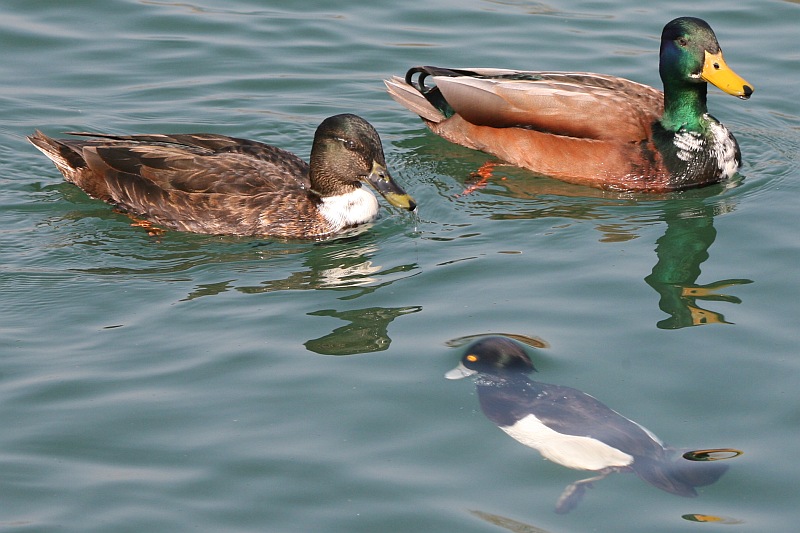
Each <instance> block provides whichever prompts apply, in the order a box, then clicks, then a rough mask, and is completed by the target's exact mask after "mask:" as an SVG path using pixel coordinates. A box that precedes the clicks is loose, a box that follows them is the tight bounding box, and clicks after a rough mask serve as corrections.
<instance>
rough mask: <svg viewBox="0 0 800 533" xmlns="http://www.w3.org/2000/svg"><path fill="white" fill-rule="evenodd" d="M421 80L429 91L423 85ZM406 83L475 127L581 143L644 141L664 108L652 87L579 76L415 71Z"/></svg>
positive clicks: (429, 69) (585, 75)
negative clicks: (520, 131)
mask: <svg viewBox="0 0 800 533" xmlns="http://www.w3.org/2000/svg"><path fill="white" fill-rule="evenodd" d="M417 73H419V78H417V80H413V76H414V75H415V74H417ZM427 77H430V78H431V79H432V80H433V82H434V83H435V85H436V87H435V88H432V87H426V86H425V85H424V82H425V79H426V78H427ZM406 81H408V82H409V83H412V84H413V85H415V86H416V87H417V89H418V90H420V91H421V92H423V94H426V98H428V99H429V100H430V99H431V98H429V97H428V95H429V94H431V95H432V96H434V95H435V93H434V92H433V91H437V90H438V91H439V92H440V93H441V97H443V98H444V100H446V102H447V104H449V106H450V107H451V108H452V110H453V112H454V113H455V114H458V115H460V116H461V117H462V118H463V119H464V120H466V121H467V122H470V123H472V124H475V125H478V126H491V127H495V128H509V127H520V128H526V129H532V130H536V131H541V132H544V133H552V134H556V135H563V136H568V137H577V138H586V139H598V140H614V141H619V142H636V141H640V140H642V139H645V138H647V137H648V135H649V133H650V127H651V125H652V123H653V122H654V121H656V120H658V119H659V118H660V116H661V114H662V112H663V107H664V97H663V93H661V91H658V90H656V89H654V88H652V87H649V86H647V85H643V84H640V83H636V82H633V81H630V80H627V79H624V78H618V77H615V76H607V75H603V74H593V73H585V72H537V71H518V70H503V69H443V68H438V67H416V68H415V69H411V70H410V71H409V73H408V75H407V76H406ZM434 97H435V96H434Z"/></svg>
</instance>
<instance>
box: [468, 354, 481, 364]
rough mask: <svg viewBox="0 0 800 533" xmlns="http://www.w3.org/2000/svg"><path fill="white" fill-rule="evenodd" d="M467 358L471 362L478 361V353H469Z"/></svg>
mask: <svg viewBox="0 0 800 533" xmlns="http://www.w3.org/2000/svg"><path fill="white" fill-rule="evenodd" d="M465 359H466V360H467V361H469V362H470V363H474V362H476V361H477V360H478V356H477V355H473V354H469V355H468V356H467V357H465Z"/></svg>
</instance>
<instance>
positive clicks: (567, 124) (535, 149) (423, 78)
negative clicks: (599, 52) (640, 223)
mask: <svg viewBox="0 0 800 533" xmlns="http://www.w3.org/2000/svg"><path fill="white" fill-rule="evenodd" d="M659 71H660V74H661V79H662V82H663V84H664V92H663V93H662V92H661V91H659V90H657V89H654V88H652V87H649V86H646V85H642V84H640V83H636V82H633V81H630V80H626V79H623V78H618V77H614V76H608V75H604V74H594V73H584V72H538V71H515V70H504V69H491V68H488V69H487V68H467V69H451V68H440V67H431V66H423V67H414V68H412V69H410V70H409V71H408V73H407V74H406V76H405V78H400V77H393V78H391V79H389V80H386V81H385V83H386V87H387V89H388V91H389V94H390V95H391V96H392V98H394V99H395V100H396V101H397V102H398V103H400V104H401V105H403V106H404V107H406V108H407V109H409V110H411V111H413V112H414V113H416V114H417V115H419V116H420V117H421V118H422V119H423V121H424V122H425V123H426V124H427V126H428V127H429V128H430V129H431V130H432V131H433V132H434V133H436V134H437V135H440V136H441V137H443V138H445V139H447V140H449V141H451V142H454V143H457V144H461V145H463V146H466V147H469V148H472V149H475V150H481V151H484V152H487V153H490V154H492V155H495V156H497V157H498V158H500V159H502V160H503V161H505V162H507V163H511V164H513V165H516V166H520V167H523V168H527V169H529V170H531V171H533V172H535V173H537V174H540V175H543V176H549V177H552V178H556V179H560V180H563V181H567V182H571V183H577V184H581V185H589V186H593V187H599V188H604V189H614V190H627V191H648V192H665V191H671V190H679V189H687V188H691V187H699V186H703V185H708V184H711V183H716V182H719V181H723V180H726V179H728V178H730V177H731V176H733V175H734V174H735V173H736V171H737V170H738V169H739V167H740V166H741V155H740V150H739V145H738V143H737V142H736V139H735V138H734V137H733V135H732V134H731V133H730V132H729V131H728V129H727V128H725V126H724V125H722V124H721V123H720V122H719V121H718V120H716V119H715V118H714V117H712V116H711V115H709V114H708V110H707V107H706V93H707V83H712V84H714V85H716V86H717V87H719V88H720V89H721V90H723V91H725V92H727V93H728V94H731V95H734V96H738V97H739V98H742V99H746V98H749V97H750V95H751V94H752V93H753V88H752V86H751V85H750V84H749V83H747V82H746V81H744V80H743V79H742V78H740V77H739V76H738V75H736V74H735V73H734V72H733V71H732V70H731V69H730V68H728V66H727V65H726V64H725V61H724V59H723V56H722V51H721V49H720V47H719V43H718V42H717V38H716V36H715V35H714V32H713V30H712V29H711V28H710V27H709V25H708V24H707V23H706V22H705V21H703V20H701V19H697V18H691V17H683V18H678V19H675V20H673V21H671V22H669V23H668V24H667V25H666V26H665V27H664V30H663V33H662V36H661V50H660V66H659ZM426 82H432V84H430V85H428V84H426Z"/></svg>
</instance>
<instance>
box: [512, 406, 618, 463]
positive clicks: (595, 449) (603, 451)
mask: <svg viewBox="0 0 800 533" xmlns="http://www.w3.org/2000/svg"><path fill="white" fill-rule="evenodd" d="M500 429H502V430H503V431H505V432H506V433H508V434H509V435H510V436H511V437H512V438H514V439H515V440H517V441H519V442H521V443H522V444H524V445H525V446H529V447H531V448H533V449H535V450H538V451H539V453H541V454H542V456H543V457H544V458H545V459H549V460H551V461H553V462H554V463H558V464H560V465H563V466H566V467H567V468H574V469H576V470H602V469H603V468H607V467H609V466H628V465H630V464H631V463H632V462H633V457H631V456H630V455H628V454H627V453H624V452H621V451H619V450H617V449H616V448H612V447H611V446H609V445H608V444H603V443H602V442H600V441H598V440H595V439H592V438H590V437H580V436H576V435H563V434H561V433H558V432H556V431H553V430H552V429H550V428H549V427H547V426H545V425H544V424H542V422H541V421H540V420H539V419H538V418H536V417H535V416H533V415H528V416H526V417H525V418H523V419H521V420H519V421H518V422H517V423H516V424H514V425H513V426H508V427H501V428H500Z"/></svg>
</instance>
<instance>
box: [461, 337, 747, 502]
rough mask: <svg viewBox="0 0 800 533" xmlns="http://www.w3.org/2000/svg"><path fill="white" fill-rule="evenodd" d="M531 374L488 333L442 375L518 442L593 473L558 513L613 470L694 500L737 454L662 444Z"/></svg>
mask: <svg viewBox="0 0 800 533" xmlns="http://www.w3.org/2000/svg"><path fill="white" fill-rule="evenodd" d="M457 342H458V341H451V344H457ZM533 372H536V368H535V367H534V365H533V363H532V362H531V359H530V357H529V356H528V354H527V352H526V349H525V348H524V347H523V345H522V344H520V343H519V342H517V341H515V340H512V339H510V338H507V337H500V336H488V337H483V338H480V339H478V340H476V341H474V342H472V343H471V344H470V345H469V346H467V347H466V348H465V349H464V351H463V356H462V358H461V360H460V362H459V364H458V365H457V366H456V367H455V368H454V369H452V370H451V371H449V372H447V373H446V374H445V377H446V378H448V379H461V378H465V377H470V378H472V380H473V381H474V383H475V387H476V390H477V394H478V399H479V402H480V405H481V410H482V411H483V413H484V414H485V415H486V417H487V418H488V419H489V420H491V421H492V422H493V423H494V424H495V425H497V426H498V427H499V428H500V429H501V430H503V431H504V432H505V433H507V434H508V435H509V436H511V437H512V438H514V439H515V440H517V441H518V442H520V443H521V444H524V445H526V446H528V447H531V448H533V449H535V450H537V451H538V452H539V453H541V454H542V456H543V457H545V458H546V459H549V460H550V461H552V462H554V463H557V464H560V465H562V466H565V467H567V468H572V469H576V470H586V471H590V472H593V475H592V476H591V477H588V478H585V479H581V480H579V481H576V482H574V483H572V484H570V485H569V486H567V488H566V489H564V491H563V493H562V494H561V496H560V497H559V499H558V501H557V503H556V512H557V513H559V514H564V513H568V512H570V511H572V510H573V509H575V508H576V507H577V506H578V504H579V503H580V501H581V499H582V498H583V496H584V494H585V492H586V489H588V488H591V487H593V486H594V484H595V483H596V482H598V481H600V480H602V479H604V478H605V477H607V476H609V475H610V474H613V473H617V472H633V473H635V474H637V475H638V476H639V477H640V478H641V479H642V480H644V481H646V482H647V483H649V484H651V485H653V486H654V487H657V488H659V489H661V490H664V491H666V492H669V493H671V494H675V495H678V496H684V497H695V496H697V491H696V490H695V489H696V487H702V486H706V485H711V484H713V483H716V482H717V481H718V480H719V479H720V477H721V476H722V475H723V474H724V473H725V471H726V470H727V468H728V467H727V465H724V464H719V463H718V461H720V460H723V459H730V458H733V457H738V456H739V455H741V453H742V452H740V451H739V450H734V449H732V448H721V449H704V450H695V451H691V450H687V451H684V450H677V449H675V448H672V447H669V446H667V445H665V444H664V443H663V442H662V441H661V440H660V439H659V438H658V437H656V436H655V435H654V434H653V433H652V432H651V431H649V430H647V429H645V428H644V427H643V426H641V425H639V424H637V423H636V422H634V421H632V420H630V419H628V418H625V417H624V416H622V415H620V414H619V413H617V412H616V411H614V410H612V409H610V408H609V407H607V406H606V405H605V404H603V403H601V402H599V401H598V400H596V399H595V398H594V397H592V396H590V395H588V394H586V393H584V392H582V391H580V390H577V389H573V388H571V387H564V386H560V385H552V384H548V383H542V382H539V381H533V380H532V379H530V377H529V374H531V373H533Z"/></svg>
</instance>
